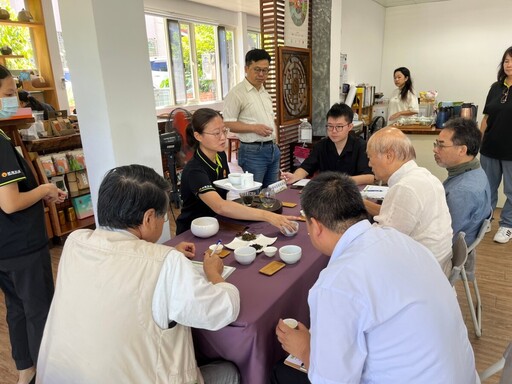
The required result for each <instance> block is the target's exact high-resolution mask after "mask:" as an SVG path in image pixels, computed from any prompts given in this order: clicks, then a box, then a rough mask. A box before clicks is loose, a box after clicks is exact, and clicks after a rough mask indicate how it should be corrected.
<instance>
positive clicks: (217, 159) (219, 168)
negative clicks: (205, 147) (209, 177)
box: [197, 151, 222, 177]
mask: <svg viewBox="0 0 512 384" xmlns="http://www.w3.org/2000/svg"><path fill="white" fill-rule="evenodd" d="M197 155H198V156H199V157H200V158H201V160H203V161H204V162H205V163H206V165H207V166H208V167H210V169H211V170H212V171H215V173H216V174H217V177H219V170H221V169H222V163H221V161H220V156H219V154H218V153H217V154H216V155H215V162H216V163H217V167H216V168H213V167H212V166H211V165H210V163H209V162H208V160H205V159H204V158H203V156H201V153H200V152H199V151H197Z"/></svg>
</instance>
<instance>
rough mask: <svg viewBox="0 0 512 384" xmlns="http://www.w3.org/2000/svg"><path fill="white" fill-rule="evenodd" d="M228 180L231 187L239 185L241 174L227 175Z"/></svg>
mask: <svg viewBox="0 0 512 384" xmlns="http://www.w3.org/2000/svg"><path fill="white" fill-rule="evenodd" d="M228 180H229V182H230V183H231V185H240V184H241V182H242V174H241V173H230V174H229V175H228Z"/></svg>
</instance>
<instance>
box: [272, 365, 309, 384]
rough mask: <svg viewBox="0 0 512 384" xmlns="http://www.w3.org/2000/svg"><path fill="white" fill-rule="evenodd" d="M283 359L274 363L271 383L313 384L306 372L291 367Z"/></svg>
mask: <svg viewBox="0 0 512 384" xmlns="http://www.w3.org/2000/svg"><path fill="white" fill-rule="evenodd" d="M283 361H284V360H283ZM283 361H280V362H279V363H277V364H276V365H274V368H273V370H272V374H271V377H270V384H311V382H310V381H309V379H308V375H307V374H306V373H304V372H301V371H299V370H298V369H295V368H292V367H289V366H288V365H286V364H285V363H284V362H283Z"/></svg>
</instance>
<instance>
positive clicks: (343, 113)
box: [326, 103, 354, 123]
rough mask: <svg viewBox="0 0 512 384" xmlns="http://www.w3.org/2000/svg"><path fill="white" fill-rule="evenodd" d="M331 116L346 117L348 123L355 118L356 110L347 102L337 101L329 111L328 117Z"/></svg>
mask: <svg viewBox="0 0 512 384" xmlns="http://www.w3.org/2000/svg"><path fill="white" fill-rule="evenodd" d="M329 117H345V119H346V120H347V122H348V123H351V122H352V120H353V119H354V111H353V110H352V108H350V107H349V106H348V105H347V104H343V103H335V104H333V105H332V107H331V109H329V111H328V112H327V116H326V119H328V118H329Z"/></svg>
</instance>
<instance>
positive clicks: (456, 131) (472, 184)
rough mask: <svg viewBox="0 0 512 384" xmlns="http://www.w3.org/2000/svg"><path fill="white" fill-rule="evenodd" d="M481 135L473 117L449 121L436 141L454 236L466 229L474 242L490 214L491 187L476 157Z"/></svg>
mask: <svg viewBox="0 0 512 384" xmlns="http://www.w3.org/2000/svg"><path fill="white" fill-rule="evenodd" d="M480 142H481V134H480V130H479V129H478V126H477V125H476V123H475V122H474V121H473V120H469V119H462V118H456V119H451V120H448V122H447V123H446V124H445V125H444V128H443V130H441V132H440V133H439V137H438V139H437V140H436V141H434V159H435V160H436V162H437V164H438V165H439V166H440V167H443V168H446V169H447V170H448V178H447V179H446V180H445V181H444V182H443V185H444V190H445V194H446V202H447V203H448V208H449V210H450V215H451V217H452V228H453V235H454V236H455V235H457V233H458V232H460V231H463V232H465V233H466V243H467V244H472V243H473V242H474V241H475V239H476V236H477V235H478V231H479V230H480V226H481V225H482V223H483V221H484V220H485V219H487V218H488V217H489V216H490V215H491V190H490V187H489V181H488V180H487V176H486V174H485V172H484V170H483V169H482V168H481V167H480V161H479V160H478V159H477V158H476V155H477V154H478V150H479V148H480Z"/></svg>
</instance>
